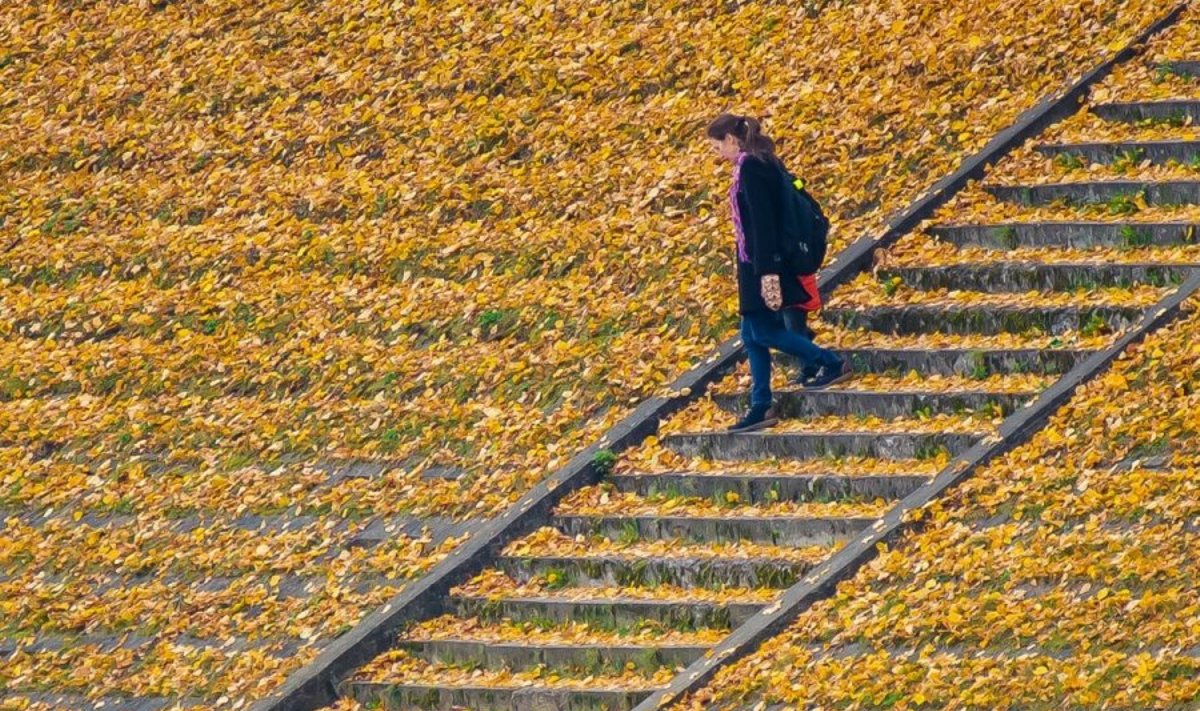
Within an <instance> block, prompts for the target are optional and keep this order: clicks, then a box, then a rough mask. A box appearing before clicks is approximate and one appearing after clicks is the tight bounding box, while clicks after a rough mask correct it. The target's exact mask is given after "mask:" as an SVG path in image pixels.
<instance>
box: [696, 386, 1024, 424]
mask: <svg viewBox="0 0 1200 711" xmlns="http://www.w3.org/2000/svg"><path fill="white" fill-rule="evenodd" d="M774 395H775V411H776V413H777V414H778V415H779V416H780V417H787V418H800V417H824V416H827V415H875V416H877V417H905V416H909V415H912V414H913V413H917V412H926V413H953V412H965V411H985V410H990V411H993V412H995V413H996V414H1007V413H1010V412H1013V411H1014V410H1016V409H1018V408H1020V407H1021V405H1023V404H1024V403H1025V402H1026V401H1028V400H1029V399H1030V398H1031V397H1032V396H1033V395H1034V393H1031V392H1027V393H997V392H987V391H974V392H928V391H924V392H922V391H907V392H903V391H896V392H886V391H885V392H875V391H871V390H804V389H800V388H788V389H786V390H776V391H775V393H774ZM713 401H714V402H716V403H717V404H718V405H719V406H720V407H722V408H723V409H725V410H728V411H731V412H740V411H742V410H744V409H745V408H746V407H747V406H749V402H750V400H749V395H748V394H747V393H736V394H721V395H714V396H713Z"/></svg>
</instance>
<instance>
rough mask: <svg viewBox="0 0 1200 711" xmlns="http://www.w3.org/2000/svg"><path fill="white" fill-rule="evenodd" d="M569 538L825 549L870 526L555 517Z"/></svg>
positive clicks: (863, 521) (835, 521) (847, 521)
mask: <svg viewBox="0 0 1200 711" xmlns="http://www.w3.org/2000/svg"><path fill="white" fill-rule="evenodd" d="M554 523H555V525H556V526H558V528H560V529H562V530H563V531H565V532H566V533H568V534H569V535H572V536H575V535H584V536H590V535H599V536H607V537H608V538H611V539H613V540H621V539H623V538H625V537H631V538H636V539H649V538H666V539H671V538H680V539H683V540H685V541H692V542H696V543H706V542H733V541H753V542H755V543H770V544H772V545H780V546H828V545H833V544H835V543H842V542H844V541H846V540H847V539H848V538H850V537H851V536H853V535H855V534H856V533H858V532H859V531H861V530H862V529H864V528H866V527H867V526H869V525H870V524H872V523H874V519H870V518H781V517H773V518H749V517H746V518H732V517H731V518H666V517H662V516H659V517H651V516H647V517H638V518H618V517H612V518H600V517H591V516H556V517H555V518H554Z"/></svg>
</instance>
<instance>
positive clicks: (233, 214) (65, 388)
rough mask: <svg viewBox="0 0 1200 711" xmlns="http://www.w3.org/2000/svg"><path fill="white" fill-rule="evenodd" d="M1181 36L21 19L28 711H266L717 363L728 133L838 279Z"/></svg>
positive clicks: (1, 70)
mask: <svg viewBox="0 0 1200 711" xmlns="http://www.w3.org/2000/svg"><path fill="white" fill-rule="evenodd" d="M1161 11H1162V8H1161V4H1160V3H1157V2H1152V1H1151V0H1128V1H1127V2H1124V3H1122V4H1121V5H1120V6H1119V7H1114V6H1113V5H1112V4H1111V3H1108V2H1103V1H1101V0H1068V1H1066V2H1064V1H1062V0H1054V1H1053V2H1051V1H1049V0H1044V1H1039V2H1032V3H1023V4H1020V5H1019V6H1015V5H1013V4H1012V3H1002V2H979V1H975V2H963V1H958V0H956V1H955V2H950V3H940V4H931V3H927V2H918V1H917V0H894V1H888V2H881V1H866V0H864V1H860V2H853V3H837V4H830V5H829V6H828V7H826V8H825V10H824V12H823V14H821V16H820V17H819V18H814V17H809V16H807V15H806V14H805V13H804V12H803V11H802V10H800V9H798V8H796V6H795V5H794V4H793V3H776V2H758V3H744V4H738V3H727V4H725V5H723V6H721V7H719V8H718V7H714V6H711V5H706V4H703V3H700V4H697V3H680V2H668V3H665V4H663V3H658V4H654V6H653V7H652V8H649V9H647V8H646V7H645V3H641V2H612V3H599V4H597V3H590V2H582V1H580V0H573V1H567V2H556V3H521V2H514V3H464V2H458V1H456V0H448V1H446V2H437V3H427V2H419V1H416V0H414V1H405V2H394V3H393V2H387V3H384V2H375V1H372V0H367V1H365V2H356V3H351V4H346V3H310V2H304V3H288V2H279V1H278V0H266V1H260V2H254V3H250V2H244V1H242V0H237V1H235V0H223V1H220V2H205V3H185V2H147V1H141V2H106V3H7V4H5V6H4V8H3V9H0V178H2V179H0V284H2V286H3V291H2V296H0V300H2V301H0V303H2V306H0V334H2V335H3V339H2V341H0V349H3V356H2V357H0V431H2V432H3V439H2V441H0V513H2V517H3V523H2V524H0V525H2V529H0V640H3V641H4V643H5V644H10V643H11V644H12V645H14V646H15V647H16V651H15V653H12V654H9V655H7V656H5V657H4V658H3V660H2V661H0V689H2V690H3V691H4V692H5V695H6V696H8V699H7V700H6V701H4V702H3V705H4V707H5V708H9V707H12V708H25V707H31V708H39V707H51V706H54V704H53V703H52V702H48V701H36V702H35V701H34V700H33V697H31V696H28V695H29V694H36V693H39V692H42V691H55V692H65V693H73V694H79V695H89V696H95V697H99V696H105V695H132V696H168V697H184V698H187V699H189V700H191V701H196V702H197V703H200V704H202V705H208V706H213V707H226V706H235V705H238V704H243V705H244V704H245V703H246V702H247V700H251V699H254V698H257V697H260V696H262V695H264V694H265V693H267V692H269V691H270V690H271V689H273V688H275V687H277V686H278V684H279V683H280V681H281V680H282V679H283V678H284V677H285V676H286V675H287V674H288V673H290V672H292V671H294V670H295V669H297V668H298V667H299V666H301V665H302V664H304V663H305V662H306V661H308V660H310V659H311V658H312V657H313V656H315V654H316V653H317V652H318V651H319V650H320V649H321V648H322V647H323V646H325V645H327V644H328V643H329V642H330V641H331V640H332V639H334V638H335V637H336V636H337V635H338V634H340V633H342V632H344V631H345V630H346V629H348V628H349V627H350V626H351V625H353V624H354V623H355V622H356V621H357V620H358V619H360V618H361V617H362V615H364V614H365V613H366V612H367V611H368V610H370V609H371V608H372V607H374V606H376V605H378V604H380V603H382V602H383V601H385V600H386V599H387V598H388V597H389V596H391V595H392V594H394V593H395V592H397V591H398V590H399V589H400V588H401V586H402V585H403V584H404V581H405V580H408V579H411V578H412V577H413V576H416V575H420V574H421V573H422V572H424V571H425V570H427V569H428V568H429V567H430V566H431V565H433V564H434V563H435V562H436V561H437V560H439V559H440V557H441V556H443V555H444V554H445V553H446V552H448V551H449V550H450V549H452V548H453V546H454V545H456V544H457V543H458V539H457V538H453V537H452V538H449V539H439V538H435V537H434V536H433V535H432V534H431V533H430V532H429V531H428V530H419V528H418V530H413V531H408V532H406V533H404V534H400V533H395V534H393V535H392V536H391V537H390V538H389V539H388V540H386V541H385V542H383V543H380V544H379V545H377V546H374V547H369V546H354V545H351V542H352V541H353V540H355V537H356V536H359V535H361V534H362V533H363V532H364V531H365V530H367V529H368V527H369V525H371V524H373V523H380V522H382V523H387V522H390V521H394V520H395V519H396V518H397V517H402V516H407V515H415V516H434V515H437V516H449V517H456V518H465V517H485V516H492V515H495V514H497V513H498V512H500V511H502V510H503V509H504V507H505V506H507V505H508V504H509V503H510V502H512V501H513V500H514V499H515V498H516V497H517V496H519V495H520V494H521V493H522V492H524V491H525V490H527V489H528V487H529V486H530V485H531V484H532V483H533V482H536V481H537V480H539V479H540V478H541V477H543V476H544V475H545V474H546V473H547V472H548V471H551V470H553V469H554V468H556V467H557V466H560V465H561V464H562V463H564V462H565V461H566V460H567V459H568V458H569V457H570V456H571V455H572V454H574V453H575V452H576V451H577V450H579V449H580V448H581V447H582V446H583V445H584V444H586V443H587V442H589V441H591V440H592V439H594V438H595V437H596V435H597V434H598V433H599V432H601V431H603V430H604V429H605V428H606V427H607V426H608V425H610V424H611V423H612V422H614V421H615V420H616V419H618V418H619V417H620V416H621V415H623V414H624V413H625V412H627V411H628V409H629V407H630V405H631V403H633V402H635V401H637V400H638V399H639V398H641V397H644V396H646V395H648V394H650V393H654V392H657V391H659V389H660V388H661V387H662V386H663V385H664V384H665V383H666V382H668V381H669V380H670V379H671V378H672V377H673V376H674V375H676V374H678V373H680V372H681V371H683V370H684V369H685V368H687V367H689V366H690V365H692V364H693V363H695V362H696V361H697V360H698V359H699V358H700V357H701V356H702V355H703V354H705V353H707V352H708V350H709V349H710V348H711V347H712V345H713V344H714V343H715V342H717V341H718V340H719V339H721V338H722V337H724V336H725V335H726V334H727V332H728V330H729V327H730V326H731V324H732V312H733V309H732V307H733V300H732V299H733V289H732V288H731V285H730V281H731V269H730V263H729V252H730V250H729V242H730V239H729V237H728V224H727V220H726V219H725V217H724V209H725V205H724V202H723V195H724V192H723V190H724V187H725V185H726V180H727V178H728V175H727V169H725V168H722V167H718V166H716V165H715V163H714V162H713V159H712V157H711V155H709V153H708V148H707V146H706V145H705V144H704V143H703V141H702V140H701V139H700V135H701V132H702V128H703V126H704V124H705V123H706V121H707V120H708V119H709V118H710V117H711V115H712V113H713V112H714V111H715V110H716V109H718V108H726V107H728V108H734V109H739V110H742V111H744V112H748V113H753V114H759V115H764V114H768V113H769V114H770V117H769V119H768V121H767V126H768V128H769V130H770V131H771V132H772V133H774V134H775V135H776V136H778V137H779V138H780V139H781V143H782V148H783V153H784V155H785V156H786V157H787V158H788V160H789V162H790V164H791V165H792V166H793V167H794V168H795V169H796V170H797V171H798V172H799V173H801V174H803V175H804V176H806V177H807V178H808V180H809V183H810V185H811V186H812V189H813V192H814V193H815V194H817V195H818V196H819V197H820V198H821V199H822V201H823V204H824V205H825V206H826V207H827V208H828V210H829V211H830V212H831V213H832V214H833V215H834V216H835V217H836V227H835V230H836V231H835V235H834V242H835V246H838V245H844V244H846V243H847V242H848V241H850V240H851V239H853V238H855V237H857V236H859V235H860V234H863V233H864V232H868V231H872V230H877V229H878V227H879V226H880V225H881V224H882V222H883V219H884V217H885V216H886V215H887V214H888V213H890V212H892V211H894V210H896V209H899V208H901V207H902V206H903V205H905V204H907V203H908V202H909V201H910V200H911V199H913V198H914V197H916V196H917V195H918V194H919V193H920V192H921V191H923V190H924V189H926V187H927V186H928V185H930V184H932V183H933V182H934V181H935V180H936V179H937V178H939V177H940V176H942V175H944V174H946V173H948V172H950V170H952V169H953V168H954V167H955V166H956V165H957V163H958V162H959V161H960V160H961V159H962V157H963V156H964V155H965V154H966V153H968V152H970V151H973V150H976V149H978V148H979V147H981V146H982V145H983V144H984V143H985V142H986V141H987V140H988V139H989V138H990V137H991V136H993V135H994V134H995V133H997V132H998V131H999V130H1001V129H1002V128H1003V127H1005V126H1007V125H1008V124H1010V123H1011V122H1012V121H1013V119H1014V118H1015V117H1016V116H1017V114H1018V113H1019V112H1021V111H1022V110H1024V109H1026V108H1028V107H1029V106H1031V105H1032V104H1033V103H1034V102H1035V101H1036V100H1037V99H1038V98H1039V97H1041V96H1043V95H1045V94H1047V93H1049V92H1050V91H1051V90H1052V89H1054V88H1056V87H1061V86H1063V85H1064V84H1065V82H1066V81H1067V80H1068V79H1071V78H1074V77H1075V76H1076V75H1078V74H1079V73H1080V71H1081V70H1082V67H1084V66H1087V65H1089V64H1091V63H1093V62H1094V61H1095V57H1097V56H1098V55H1100V54H1102V53H1105V52H1108V51H1111V50H1112V49H1113V48H1115V47H1118V46H1121V45H1122V44H1124V43H1125V42H1126V41H1127V40H1128V39H1129V38H1130V37H1131V36H1132V35H1133V34H1134V33H1135V32H1136V31H1137V30H1138V29H1139V28H1140V27H1142V26H1144V25H1145V24H1147V23H1148V22H1149V21H1150V20H1151V19H1152V18H1154V17H1156V16H1157V15H1158V14H1159V13H1161ZM364 460H373V461H377V462H380V463H381V467H380V468H381V471H380V472H379V473H377V474H375V475H372V476H340V475H338V474H337V472H338V471H340V470H341V468H344V467H346V466H351V465H355V464H356V463H361V462H362V461H364ZM446 472H449V473H450V474H451V475H459V476H458V478H453V476H451V477H446V476H441V475H438V476H433V474H445V473H446ZM387 530H391V529H387ZM385 538H386V536H385ZM66 706H67V707H70V703H67V704H66Z"/></svg>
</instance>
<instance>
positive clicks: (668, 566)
mask: <svg viewBox="0 0 1200 711" xmlns="http://www.w3.org/2000/svg"><path fill="white" fill-rule="evenodd" d="M622 530H624V529H622ZM831 552H832V551H831ZM496 567H497V568H499V569H500V570H502V571H504V572H505V573H506V574H507V575H508V576H509V577H510V578H512V579H513V580H516V581H518V582H521V583H526V582H529V581H531V580H536V579H544V578H545V576H547V575H549V574H551V573H554V574H557V575H561V576H563V579H564V580H565V581H566V583H567V584H569V585H571V586H572V587H606V586H613V585H619V586H630V585H632V586H635V587H653V586H657V585H674V586H676V587H695V588H706V589H710V590H721V589H723V588H728V587H742V588H786V587H789V586H791V585H793V584H794V583H795V582H796V581H797V580H799V579H800V578H801V577H803V575H804V574H805V573H806V572H808V571H809V570H810V569H812V567H813V562H803V561H787V560H779V559H774V558H708V557H705V558H684V557H678V558H675V557H671V558H667V557H654V558H651V557H639V558H633V557H618V556H596V557H587V558H582V557H577V556H537V557H532V556H530V557H526V556H522V557H515V556H503V557H501V558H499V559H498V560H497V563H496Z"/></svg>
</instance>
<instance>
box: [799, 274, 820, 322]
mask: <svg viewBox="0 0 1200 711" xmlns="http://www.w3.org/2000/svg"><path fill="white" fill-rule="evenodd" d="M796 281H798V282H800V287H801V288H802V289H804V293H805V294H808V296H809V298H808V301H805V302H804V303H801V304H796V305H795V306H793V307H792V308H796V309H800V310H801V311H808V312H810V313H811V312H813V311H820V310H821V292H820V290H818V289H817V275H816V274H806V275H805V276H798V277H796Z"/></svg>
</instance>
